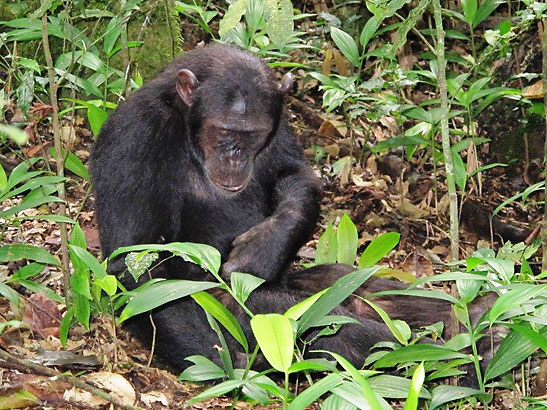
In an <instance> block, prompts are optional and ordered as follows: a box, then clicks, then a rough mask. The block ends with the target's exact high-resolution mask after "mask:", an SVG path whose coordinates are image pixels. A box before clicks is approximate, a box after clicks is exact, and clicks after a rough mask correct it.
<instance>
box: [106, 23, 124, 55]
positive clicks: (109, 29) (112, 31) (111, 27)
mask: <svg viewBox="0 0 547 410" xmlns="http://www.w3.org/2000/svg"><path fill="white" fill-rule="evenodd" d="M121 33H122V20H121V19H120V17H119V16H116V17H113V18H112V19H110V21H109V22H108V26H106V30H105V35H104V43H103V45H104V53H105V54H106V55H107V56H110V53H111V52H112V49H113V48H114V46H115V45H116V41H118V38H119V37H120V34H121Z"/></svg>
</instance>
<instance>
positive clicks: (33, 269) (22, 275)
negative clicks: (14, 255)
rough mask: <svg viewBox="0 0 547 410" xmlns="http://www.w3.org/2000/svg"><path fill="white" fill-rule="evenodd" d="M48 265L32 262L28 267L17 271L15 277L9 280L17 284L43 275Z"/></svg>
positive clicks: (12, 276)
mask: <svg viewBox="0 0 547 410" xmlns="http://www.w3.org/2000/svg"><path fill="white" fill-rule="evenodd" d="M45 266H46V265H44V264H43V263H37V262H32V263H29V264H28V265H25V266H22V267H20V268H19V269H17V272H15V273H14V274H13V275H11V276H10V277H9V278H8V281H9V282H16V283H17V281H19V280H25V279H29V278H32V277H33V276H36V275H39V274H40V273H42V271H43V270H44V268H45Z"/></svg>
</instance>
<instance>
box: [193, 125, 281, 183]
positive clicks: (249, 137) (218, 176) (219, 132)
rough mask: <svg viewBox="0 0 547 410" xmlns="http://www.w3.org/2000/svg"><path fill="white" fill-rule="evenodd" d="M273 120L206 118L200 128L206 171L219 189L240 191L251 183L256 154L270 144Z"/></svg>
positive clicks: (200, 141)
mask: <svg viewBox="0 0 547 410" xmlns="http://www.w3.org/2000/svg"><path fill="white" fill-rule="evenodd" d="M272 126H273V121H272V120H271V119H268V118H262V119H257V118H253V119H252V120H249V119H245V118H244V115H242V116H237V115H236V116H234V115H231V116H230V118H229V119H228V118H226V117H225V118H212V119H206V120H205V121H204V123H203V124H202V126H201V130H200V135H199V145H200V147H201V150H202V152H203V168H204V170H205V173H206V175H207V177H208V178H209V179H210V180H211V182H213V183H214V184H215V185H216V186H217V187H219V188H221V189H222V190H224V191H227V192H232V193H235V192H239V191H241V190H243V189H245V187H246V186H247V185H248V184H249V182H250V181H251V177H252V173H253V168H254V162H255V158H256V156H257V154H258V153H259V152H260V151H261V150H262V149H263V148H264V147H265V146H266V144H267V143H268V139H269V136H270V134H271V132H272Z"/></svg>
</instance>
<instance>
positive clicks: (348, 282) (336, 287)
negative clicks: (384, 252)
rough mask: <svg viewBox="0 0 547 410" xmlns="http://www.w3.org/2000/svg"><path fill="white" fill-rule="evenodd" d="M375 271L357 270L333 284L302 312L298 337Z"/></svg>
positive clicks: (373, 269)
mask: <svg viewBox="0 0 547 410" xmlns="http://www.w3.org/2000/svg"><path fill="white" fill-rule="evenodd" d="M377 271H378V268H366V269H359V270H357V271H355V272H351V273H348V274H347V275H345V276H344V277H342V278H340V279H338V280H337V281H336V282H334V284H333V285H332V286H331V287H330V288H329V290H328V291H327V292H326V293H325V294H323V295H322V296H321V297H320V298H319V300H318V301H317V302H315V303H314V304H313V306H311V307H310V308H309V309H308V310H307V311H306V312H304V314H303V315H302V317H301V318H300V320H299V321H298V336H300V335H302V334H303V333H304V332H305V331H306V330H308V329H309V328H310V327H313V326H316V324H317V322H319V321H320V320H322V319H323V318H324V317H325V316H326V315H328V314H329V313H330V311H331V310H332V309H334V308H335V307H337V306H338V305H339V304H340V303H342V302H343V301H344V300H345V299H346V298H347V297H348V296H349V295H351V294H352V293H353V292H355V290H357V288H359V287H360V286H361V285H362V284H363V283H365V281H366V280H367V279H368V278H370V277H371V276H372V275H373V274H374V273H375V272H377Z"/></svg>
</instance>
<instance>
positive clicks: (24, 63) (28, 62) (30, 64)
mask: <svg viewBox="0 0 547 410" xmlns="http://www.w3.org/2000/svg"><path fill="white" fill-rule="evenodd" d="M15 61H16V63H17V65H19V66H21V67H25V68H28V69H29V70H32V71H35V72H36V73H38V74H40V73H41V71H42V70H41V69H40V64H38V62H37V61H36V60H32V59H30V58H25V57H17V60H15Z"/></svg>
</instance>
